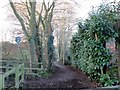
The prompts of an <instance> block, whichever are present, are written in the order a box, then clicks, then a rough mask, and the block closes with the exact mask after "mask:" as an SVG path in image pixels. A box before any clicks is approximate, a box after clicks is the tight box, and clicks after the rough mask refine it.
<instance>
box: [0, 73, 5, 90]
mask: <svg viewBox="0 0 120 90" xmlns="http://www.w3.org/2000/svg"><path fill="white" fill-rule="evenodd" d="M3 88H4V76H3V75H2V74H0V90H2V89H3Z"/></svg>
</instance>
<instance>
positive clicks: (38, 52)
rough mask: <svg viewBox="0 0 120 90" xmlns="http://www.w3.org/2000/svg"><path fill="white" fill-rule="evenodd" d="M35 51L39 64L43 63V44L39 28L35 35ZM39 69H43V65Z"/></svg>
mask: <svg viewBox="0 0 120 90" xmlns="http://www.w3.org/2000/svg"><path fill="white" fill-rule="evenodd" d="M35 49H36V56H37V61H38V63H42V42H41V40H40V37H39V31H38V28H37V30H36V33H35ZM39 68H41V64H39Z"/></svg>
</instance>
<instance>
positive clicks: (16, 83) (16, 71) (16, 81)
mask: <svg viewBox="0 0 120 90" xmlns="http://www.w3.org/2000/svg"><path fill="white" fill-rule="evenodd" d="M15 88H19V66H17V67H16V69H15Z"/></svg>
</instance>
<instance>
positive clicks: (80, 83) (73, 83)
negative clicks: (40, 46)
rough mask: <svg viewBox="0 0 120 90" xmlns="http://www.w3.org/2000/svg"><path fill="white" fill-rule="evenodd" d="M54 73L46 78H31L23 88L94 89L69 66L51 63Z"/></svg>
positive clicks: (89, 82) (27, 79) (80, 72)
mask: <svg viewBox="0 0 120 90" xmlns="http://www.w3.org/2000/svg"><path fill="white" fill-rule="evenodd" d="M53 66H54V73H53V75H52V76H51V77H48V78H39V77H37V78H33V77H31V76H30V77H28V78H26V79H25V82H24V86H25V88H28V87H29V88H30V87H35V88H80V89H81V88H82V89H85V88H95V87H96V84H95V83H92V82H91V81H90V79H89V78H88V77H87V76H86V75H85V74H84V73H83V72H82V71H79V70H76V69H73V68H72V67H70V66H65V65H63V64H61V63H60V62H58V61H55V62H54V63H53Z"/></svg>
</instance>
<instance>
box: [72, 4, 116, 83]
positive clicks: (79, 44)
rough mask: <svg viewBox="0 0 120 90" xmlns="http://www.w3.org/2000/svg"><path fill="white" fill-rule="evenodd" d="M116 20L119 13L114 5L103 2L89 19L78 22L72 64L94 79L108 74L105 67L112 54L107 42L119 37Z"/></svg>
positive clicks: (73, 41) (99, 78)
mask: <svg viewBox="0 0 120 90" xmlns="http://www.w3.org/2000/svg"><path fill="white" fill-rule="evenodd" d="M116 21H117V14H116V13H115V12H114V10H113V6H112V5H109V4H106V5H105V4H101V5H100V6H99V7H98V8H97V9H93V10H92V12H91V13H90V14H89V18H88V19H86V20H85V21H84V22H79V23H78V32H77V33H76V34H75V35H74V36H73V38H72V41H71V47H70V49H71V53H72V60H71V62H72V65H73V66H74V67H77V68H79V69H81V70H83V71H84V72H86V73H87V74H88V75H90V77H91V78H92V79H94V80H98V81H100V80H103V79H101V78H102V77H101V76H104V75H107V74H106V72H105V71H104V69H105V67H106V66H108V63H109V61H110V59H111V57H112V56H111V54H110V52H109V50H108V49H107V48H106V47H105V43H106V42H107V41H108V40H109V39H111V38H115V37H117V33H116V28H115V27H114V23H116ZM102 82H103V81H102ZM108 85H109V84H108ZM110 85H111V83H110Z"/></svg>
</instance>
